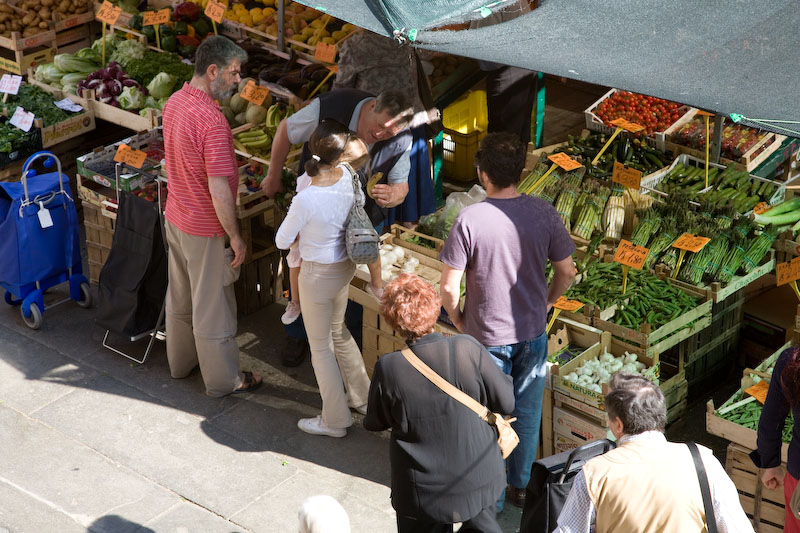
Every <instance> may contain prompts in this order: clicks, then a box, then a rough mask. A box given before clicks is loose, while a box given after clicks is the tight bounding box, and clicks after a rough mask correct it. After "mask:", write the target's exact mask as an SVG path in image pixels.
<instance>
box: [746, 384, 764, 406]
mask: <svg viewBox="0 0 800 533" xmlns="http://www.w3.org/2000/svg"><path fill="white" fill-rule="evenodd" d="M744 391H745V392H746V393H747V394H749V395H750V396H752V397H753V398H755V399H756V400H758V402H759V403H761V404H763V403H764V402H766V401H767V391H769V383H767V382H766V381H759V382H758V383H756V384H755V385H753V386H752V387H750V388H749V389H745V390H744Z"/></svg>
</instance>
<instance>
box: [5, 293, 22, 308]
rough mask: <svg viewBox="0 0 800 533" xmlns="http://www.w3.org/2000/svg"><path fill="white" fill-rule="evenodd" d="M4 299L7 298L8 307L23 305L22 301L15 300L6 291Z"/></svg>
mask: <svg viewBox="0 0 800 533" xmlns="http://www.w3.org/2000/svg"><path fill="white" fill-rule="evenodd" d="M3 298H5V300H6V303H7V304H8V305H19V304H21V303H22V300H15V299H14V295H13V294H11V293H10V292H9V291H6V292H5V294H3Z"/></svg>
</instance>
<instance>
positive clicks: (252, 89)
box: [241, 80, 269, 105]
mask: <svg viewBox="0 0 800 533" xmlns="http://www.w3.org/2000/svg"><path fill="white" fill-rule="evenodd" d="M268 94H269V89H267V88H266V87H259V86H258V85H256V82H254V81H253V80H250V81H248V82H247V85H245V86H244V89H242V92H241V97H242V98H244V99H245V100H247V101H248V102H253V103H254V104H256V105H261V104H263V103H264V100H265V99H266V98H267V95H268Z"/></svg>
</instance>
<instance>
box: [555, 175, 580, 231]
mask: <svg viewBox="0 0 800 533" xmlns="http://www.w3.org/2000/svg"><path fill="white" fill-rule="evenodd" d="M577 199H578V189H577V187H576V186H575V185H573V184H571V183H567V184H566V185H565V186H564V188H563V189H562V191H561V194H559V195H558V200H557V201H556V206H555V207H556V211H558V214H559V215H560V216H561V222H563V223H564V226H566V227H567V231H569V230H570V223H571V221H572V210H573V208H574V207H575V201H576V200H577Z"/></svg>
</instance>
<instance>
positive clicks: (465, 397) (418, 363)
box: [401, 346, 490, 422]
mask: <svg viewBox="0 0 800 533" xmlns="http://www.w3.org/2000/svg"><path fill="white" fill-rule="evenodd" d="M401 353H402V354H403V356H405V358H406V359H407V360H408V362H409V363H411V365H412V366H413V367H414V368H416V369H417V370H419V372H420V373H421V374H422V375H423V376H425V377H426V378H428V379H429V380H430V381H431V382H432V383H433V384H434V385H436V386H437V387H439V388H440V389H442V390H443V391H444V392H445V394H447V395H449V396H450V397H452V398H453V399H454V400H456V401H458V402H461V403H462V404H464V405H466V406H467V407H469V408H470V409H472V410H473V411H475V413H476V414H477V415H478V416H479V417H481V418H482V419H483V420H484V421H486V422H489V414H490V411H489V408H488V407H486V406H485V405H482V404H481V403H480V402H478V401H477V400H475V398H473V397H472V396H470V395H469V394H467V393H465V392H464V391H462V390H461V389H459V388H458V387H455V386H454V385H453V384H452V383H450V382H449V381H447V380H446V379H444V378H443V377H442V376H440V375H439V374H437V373H436V372H435V371H434V370H433V369H431V367H429V366H428V365H426V364H425V363H424V362H422V359H420V358H419V357H417V355H416V354H415V353H414V352H412V351H411V348H409V347H408V346H406V347H405V348H403V350H402V352H401Z"/></svg>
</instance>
